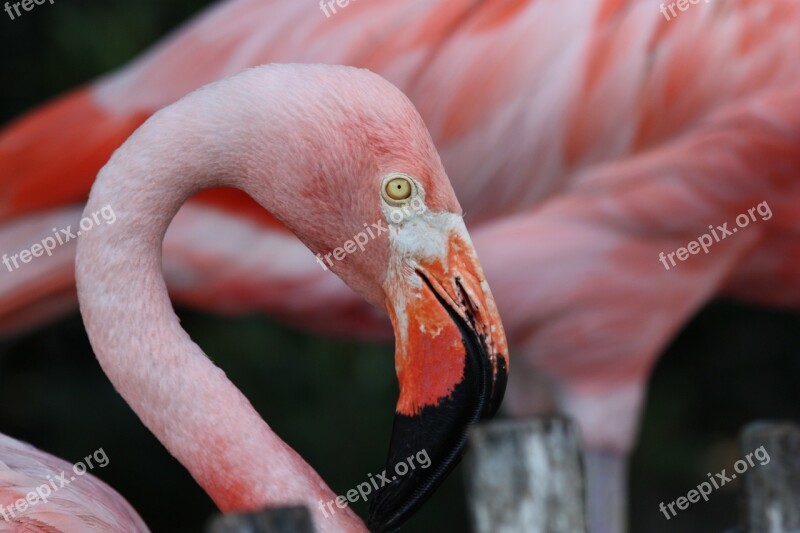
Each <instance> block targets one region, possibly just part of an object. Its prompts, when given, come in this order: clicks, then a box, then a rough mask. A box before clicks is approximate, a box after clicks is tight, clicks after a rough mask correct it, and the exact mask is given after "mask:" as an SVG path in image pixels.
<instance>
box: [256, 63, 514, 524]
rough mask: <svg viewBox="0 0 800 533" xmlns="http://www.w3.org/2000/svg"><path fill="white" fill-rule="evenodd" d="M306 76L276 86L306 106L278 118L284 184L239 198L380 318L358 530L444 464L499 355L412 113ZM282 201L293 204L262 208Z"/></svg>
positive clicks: (482, 399) (349, 85) (397, 512)
mask: <svg viewBox="0 0 800 533" xmlns="http://www.w3.org/2000/svg"><path fill="white" fill-rule="evenodd" d="M315 72H317V73H318V74H317V77H316V78H315V79H314V83H309V82H308V80H303V82H302V83H298V85H297V86H294V87H291V91H290V90H289V89H287V87H286V86H285V85H284V86H283V87H282V90H283V91H284V93H287V94H291V95H293V97H295V98H301V99H303V101H304V102H314V104H313V105H312V106H311V107H310V108H309V107H308V106H306V107H305V108H304V109H305V110H306V113H304V114H296V113H294V114H291V115H289V116H286V117H282V120H281V123H282V124H283V125H284V126H285V125H286V124H291V128H290V129H291V131H293V132H296V133H295V134H294V137H295V138H293V139H292V140H293V141H299V142H293V143H285V146H286V147H287V148H286V149H287V150H289V149H292V150H294V149H295V148H294V147H297V148H296V149H297V150H300V151H301V152H298V154H299V155H296V156H291V154H290V157H285V155H286V154H284V157H283V158H282V159H281V160H280V162H273V169H274V168H275V165H283V164H284V162H285V161H290V162H291V165H292V167H291V168H287V169H285V171H284V174H285V175H290V174H291V175H292V176H295V177H296V179H292V180H289V179H287V180H283V181H281V180H273V181H272V182H269V186H270V187H271V188H270V189H269V190H267V189H261V190H259V188H260V187H267V183H268V182H266V181H263V182H261V184H259V185H256V186H255V187H254V188H253V190H254V192H255V197H256V198H257V199H259V201H260V202H261V203H262V205H266V206H270V205H271V206H272V208H273V212H276V213H278V215H277V216H278V217H279V218H281V219H282V222H283V223H284V224H285V225H286V226H287V227H288V228H289V229H290V230H292V231H293V232H294V233H295V234H297V235H298V236H299V237H300V238H301V240H303V242H304V243H305V244H306V245H307V246H308V247H309V248H310V249H311V250H312V252H313V253H314V254H316V256H317V261H318V262H319V263H320V265H321V266H322V267H323V268H325V269H330V270H332V271H333V272H335V273H336V274H337V275H338V276H339V277H340V278H342V280H343V281H344V282H345V283H347V284H348V285H349V286H350V287H351V288H353V289H354V290H355V291H356V292H358V293H360V294H361V295H362V296H363V297H364V298H365V299H366V300H367V301H369V302H371V303H373V304H374V305H376V306H377V307H379V308H383V309H385V310H386V311H387V313H388V314H389V317H390V319H391V321H392V324H393V327H394V332H395V339H396V341H395V368H396V372H397V377H398V381H399V389H400V393H399V399H398V402H397V407H396V410H395V421H394V427H393V431H392V436H391V443H390V451H389V456H388V460H387V465H386V473H385V476H384V477H382V478H381V481H380V482H379V484H381V485H382V486H379V487H378V489H377V491H376V493H374V494H373V495H372V498H371V503H370V510H369V517H368V525H369V527H370V529H371V530H373V531H388V530H393V529H396V528H397V527H399V525H400V524H402V523H403V522H404V521H405V520H406V519H407V518H408V517H409V516H410V515H411V514H412V513H413V512H414V511H415V510H416V509H418V508H419V506H420V505H422V503H423V502H424V501H425V500H426V499H427V498H428V497H429V496H430V495H431V494H432V493H433V492H434V491H435V489H436V488H437V487H438V485H439V484H440V483H441V482H442V481H443V480H444V478H445V477H446V476H447V474H448V473H449V472H450V471H451V470H452V469H453V468H454V467H455V465H456V464H457V463H458V461H459V460H460V457H461V454H462V451H463V447H464V442H465V437H466V432H467V430H468V429H469V427H470V426H471V425H472V424H474V423H476V422H478V421H479V420H481V419H484V418H488V417H491V416H492V415H494V413H495V412H496V410H497V408H498V406H499V404H500V402H501V401H502V398H503V394H504V391H505V385H506V379H507V375H508V349H507V345H506V339H505V334H504V332H503V326H502V324H501V322H500V317H499V315H498V312H497V308H496V307H495V303H494V300H493V298H492V295H491V292H490V290H489V286H488V284H487V282H486V279H485V277H484V274H483V271H482V269H481V266H480V264H479V262H478V259H477V256H476V253H475V250H474V248H473V245H472V242H471V241H470V237H469V234H468V233H467V229H466V226H465V224H464V220H463V217H462V212H461V207H460V206H459V204H458V200H457V199H456V196H455V193H454V191H453V189H452V186H451V184H450V181H449V180H448V178H447V175H446V174H445V171H444V168H443V167H442V164H441V161H440V159H439V155H438V153H437V151H436V149H435V147H434V144H433V141H432V139H431V137H430V135H429V133H428V131H427V129H426V127H425V125H424V123H423V121H422V119H421V117H420V116H419V114H418V113H417V111H416V109H415V108H414V106H413V105H412V104H411V102H410V101H409V100H408V99H407V98H406V97H405V95H403V94H402V93H401V92H400V91H399V90H398V89H397V88H395V87H394V86H393V85H391V84H390V83H388V82H387V81H385V80H384V79H382V78H380V77H379V76H377V75H375V74H372V73H370V72H369V71H366V70H361V69H352V68H345V67H335V68H334V67H324V68H323V67H315ZM283 109H290V108H289V107H285V108H283ZM281 112H283V111H281ZM285 113H287V114H288V113H290V112H289V111H285ZM271 122H273V123H274V122H276V119H275V118H274V117H273V118H272V121H271ZM284 131H285V130H284ZM308 154H313V157H310V156H309V155H308ZM259 167H261V168H263V166H262V165H259ZM284 196H285V197H286V198H293V199H294V200H293V201H294V202H297V203H295V204H293V206H292V208H291V209H290V208H287V206H284V205H277V208H276V204H277V203H279V202H280V201H281V200H280V199H281V198H283V197H284ZM281 213H283V214H284V216H283V217H281V216H280V214H281ZM418 457H425V458H427V459H428V460H427V461H422V463H423V464H418V463H419V461H418V460H416V458H418ZM412 464H413V468H412ZM404 471H405V472H404Z"/></svg>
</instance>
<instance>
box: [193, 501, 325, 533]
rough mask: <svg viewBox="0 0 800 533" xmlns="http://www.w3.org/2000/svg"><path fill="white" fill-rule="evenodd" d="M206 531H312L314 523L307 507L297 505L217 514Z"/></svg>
mask: <svg viewBox="0 0 800 533" xmlns="http://www.w3.org/2000/svg"><path fill="white" fill-rule="evenodd" d="M206 533H314V524H313V522H312V521H311V514H310V513H309V512H308V509H306V508H305V507H304V506H302V505H298V506H296V507H277V508H273V509H263V510H261V511H257V512H255V513H237V514H226V515H219V516H216V517H214V518H213V519H211V521H210V522H209V524H208V526H207V527H206Z"/></svg>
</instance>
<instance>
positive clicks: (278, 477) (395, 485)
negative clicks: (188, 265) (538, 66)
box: [75, 65, 508, 532]
mask: <svg viewBox="0 0 800 533" xmlns="http://www.w3.org/2000/svg"><path fill="white" fill-rule="evenodd" d="M219 186H230V187H236V188H238V189H240V190H242V191H244V192H246V193H247V194H248V195H250V196H251V197H252V198H253V199H254V200H255V201H257V202H258V204H259V205H261V206H263V208H264V209H266V210H268V211H269V212H270V213H272V215H274V216H275V217H276V218H277V219H278V220H280V221H281V222H282V223H283V224H284V225H285V226H286V227H287V228H289V229H290V230H291V231H292V232H293V233H295V234H296V235H297V236H298V237H299V239H300V240H301V241H302V242H303V243H304V244H305V245H306V246H308V248H309V249H310V250H311V251H312V252H313V253H319V254H327V253H329V251H330V250H334V249H337V248H339V247H340V246H344V249H345V250H347V251H348V252H349V254H348V255H347V256H346V257H343V258H341V259H339V260H337V261H336V262H335V263H332V264H331V270H332V271H334V272H335V273H336V274H337V275H338V276H340V277H341V278H342V280H344V282H345V283H347V285H348V286H350V287H351V288H353V290H355V291H356V292H357V293H359V294H360V295H361V296H362V297H363V298H365V299H366V300H367V301H368V302H370V303H372V304H373V305H375V306H378V307H379V308H381V309H385V310H386V312H387V313H388V314H389V317H390V319H391V321H392V324H393V327H394V330H395V332H396V343H395V361H396V369H397V377H398V381H399V383H400V394H399V398H398V403H397V408H396V414H395V421H394V426H393V430H392V437H391V443H390V453H389V456H388V459H387V470H388V471H390V472H391V471H397V470H394V468H395V465H396V464H398V463H400V462H403V461H406V459H407V458H408V457H409V456H410V455H411V454H416V453H420V452H421V451H424V452H425V454H426V456H428V457H429V458H430V463H429V464H430V468H429V469H428V468H425V469H423V468H417V469H412V470H411V471H410V472H407V473H406V474H405V475H401V476H393V477H392V479H391V480H388V483H387V480H386V479H383V480H381V485H380V487H378V490H377V491H376V493H375V495H374V496H373V497H372V498H371V501H370V513H369V519H368V523H369V527H370V530H372V531H391V530H395V529H396V528H397V527H399V526H400V525H401V524H402V523H403V522H404V521H405V520H406V519H407V518H408V517H409V516H410V515H411V514H412V513H413V512H414V511H415V510H416V509H417V508H418V507H419V506H420V505H422V503H423V502H424V501H425V499H426V498H427V497H428V496H429V495H430V494H431V493H432V491H433V490H435V488H436V487H437V486H438V485H439V484H440V483H441V482H442V480H443V479H444V477H445V476H446V475H447V473H448V472H449V471H450V470H451V469H452V468H453V467H454V466H455V464H456V463H457V462H458V458H459V457H460V454H461V452H462V448H463V445H464V438H465V432H466V430H467V429H468V427H469V426H470V425H471V424H473V423H475V422H476V421H478V420H479V419H483V418H487V417H491V416H492V415H493V414H494V412H495V411H496V410H497V408H498V406H499V404H500V401H501V400H502V397H503V393H504V390H505V382H506V376H507V371H508V359H507V353H508V349H507V346H506V340H505V336H504V333H503V327H502V324H501V323H500V319H499V316H498V314H497V310H496V308H495V304H494V300H493V299H492V296H491V292H490V290H489V286H488V284H487V283H486V280H485V278H484V276H483V273H482V271H481V267H480V265H479V264H478V262H477V258H476V255H475V252H474V250H473V246H472V244H471V242H470V239H469V235H468V233H467V231H466V226H465V225H464V221H463V219H462V216H461V209H460V207H459V205H458V201H457V200H456V197H455V194H454V192H453V190H452V187H451V186H450V183H449V181H448V180H447V176H446V174H445V172H444V169H443V168H442V165H441V161H440V160H439V156H438V154H437V152H436V150H435V148H434V146H433V141H432V140H431V138H430V136H429V134H428V133H427V130H426V129H425V126H424V124H423V122H422V120H421V118H420V117H419V115H418V114H417V112H416V110H415V109H414V107H413V105H412V104H411V103H410V102H409V100H408V99H407V98H406V97H405V96H404V95H403V94H402V93H401V92H400V91H399V90H397V88H395V87H394V86H393V85H391V84H389V83H388V82H386V81H385V80H384V79H383V78H380V77H379V76H377V75H375V74H373V73H371V72H369V71H366V70H362V69H355V68H352V67H340V66H338V67H337V66H326V65H266V66H262V67H258V68H253V69H250V70H247V71H245V72H243V73H241V74H239V75H236V76H233V77H231V78H228V79H225V80H223V81H220V82H217V83H214V84H211V85H209V86H206V87H205V88H203V89H200V90H198V91H195V92H193V93H191V94H189V95H187V96H185V97H184V98H182V99H181V100H179V101H178V102H177V103H175V104H173V105H171V106H169V107H167V108H165V109H163V110H161V111H159V112H158V113H156V114H155V115H153V116H152V117H150V118H149V119H148V121H147V122H146V123H145V124H144V125H142V126H141V127H140V128H139V129H138V130H137V131H136V132H135V133H134V134H133V135H132V136H131V137H130V139H128V140H127V141H126V142H125V143H124V144H123V145H122V146H121V147H120V148H119V149H118V150H117V151H116V152H115V153H114V155H113V156H112V157H111V159H110V160H109V162H108V163H107V164H106V165H105V166H104V167H103V168H102V169H101V171H100V173H99V174H98V177H97V180H96V181H95V183H94V185H93V187H92V191H91V195H90V197H89V200H88V202H87V204H86V211H85V213H92V212H94V211H95V210H97V209H98V208H101V209H102V207H103V206H108V205H112V204H113V206H114V211H115V212H116V221H115V223H114V224H113V225H106V226H103V227H100V228H96V229H95V230H94V231H87V232H84V233H83V234H82V235H81V237H80V239H79V243H78V247H77V255H76V262H75V269H76V281H77V288H78V296H79V301H80V309H81V314H82V316H83V319H84V324H85V326H86V331H87V333H88V335H89V340H90V342H91V344H92V347H93V349H94V351H95V354H96V355H97V359H98V361H99V362H100V365H101V366H102V368H103V370H104V371H105V373H106V374H107V375H108V377H109V379H110V380H111V382H112V383H113V384H114V386H115V387H116V389H117V390H118V391H119V392H120V394H121V395H122V396H123V398H125V400H126V401H127V402H128V404H129V405H130V406H131V407H132V408H133V410H134V411H135V412H136V413H137V414H138V415H139V417H140V418H141V420H142V422H143V423H144V424H145V425H146V426H147V427H148V428H149V429H150V430H151V431H152V432H153V433H154V434H155V435H156V437H158V438H159V440H160V441H161V442H162V443H163V444H164V445H165V446H166V448H167V449H168V450H169V451H170V452H171V453H172V455H173V456H175V457H176V458H177V459H178V460H179V461H180V462H181V463H182V464H183V465H184V466H185V467H186V468H187V469H188V470H189V472H190V473H191V474H192V476H193V477H194V479H195V480H196V481H197V482H198V483H199V484H200V485H201V486H202V487H203V488H204V489H205V490H206V492H207V493H208V494H209V496H210V497H211V498H212V499H213V500H214V502H215V503H216V504H217V505H218V506H219V507H220V509H222V510H223V511H241V510H254V509H257V508H260V507H263V506H266V505H277V504H291V503H305V504H307V505H308V507H309V508H311V509H312V511H313V512H314V513H315V516H314V518H315V522H316V526H317V528H318V530H319V531H321V532H327V531H362V530H364V525H363V523H362V522H361V520H360V519H359V518H358V517H357V516H356V515H355V514H354V513H353V512H352V511H350V510H349V508H346V509H345V510H344V511H343V512H340V513H336V514H333V515H329V514H327V513H325V512H324V509H323V508H322V507H321V506H319V504H318V502H319V501H322V502H324V501H329V500H333V499H335V495H334V493H333V492H332V491H331V490H330V489H329V488H328V487H327V485H326V484H325V483H324V482H323V480H322V479H321V478H320V477H319V476H318V475H317V473H316V472H315V471H314V470H313V469H312V468H311V467H310V466H309V465H308V464H307V463H306V462H305V461H303V459H302V458H301V457H300V456H299V455H298V454H297V453H296V452H294V451H293V450H292V449H291V448H290V447H289V446H287V445H286V444H285V443H284V442H283V441H282V440H281V439H280V438H279V437H278V436H277V435H276V434H275V433H274V432H273V431H272V430H271V429H270V428H269V426H268V425H267V424H266V423H265V422H264V421H263V420H262V419H261V417H260V416H259V415H258V413H257V412H256V411H255V410H254V409H253V407H252V406H251V405H250V403H249V402H248V401H247V399H246V398H245V397H244V395H243V394H242V393H241V392H240V391H239V390H238V389H237V388H236V387H235V386H234V385H233V384H232V383H231V382H230V381H229V380H228V379H227V377H226V376H225V374H224V373H223V372H222V371H221V370H220V369H219V368H218V367H217V366H215V365H214V364H213V363H212V362H211V361H210V360H209V359H208V357H207V356H206V355H205V354H204V353H203V351H202V350H201V349H200V348H199V347H198V346H197V345H196V344H194V343H193V342H192V341H191V339H190V338H189V336H188V335H187V334H186V332H185V331H184V330H183V329H182V328H181V326H180V324H179V322H178V319H177V317H176V316H175V313H174V312H173V310H172V305H171V303H170V299H169V296H168V295H167V291H166V286H165V283H164V278H163V274H162V269H161V244H162V241H163V238H164V234H165V232H166V230H167V226H168V225H169V223H170V221H171V220H172V218H173V217H174V215H175V213H176V212H177V211H178V209H179V208H180V206H181V205H182V204H183V203H184V202H185V201H186V199H187V198H189V197H190V196H192V195H193V194H194V193H195V192H197V191H199V190H202V189H206V188H209V187H219ZM412 204H413V205H417V206H419V207H420V209H414V210H412V209H409V206H410V205H412ZM367 224H374V227H375V228H376V229H375V233H374V238H373V240H372V241H371V242H370V243H369V249H364V250H363V251H359V250H358V249H355V250H350V248H351V246H350V245H348V244H346V243H348V242H352V241H353V239H354V238H355V237H354V236H355V235H357V234H359V233H361V232H363V231H364V228H365V226H367ZM379 227H380V228H382V229H378V228H379ZM241 253H243V254H246V253H247V251H246V250H244V249H243V250H242V251H241ZM337 255H339V254H337ZM389 468H391V469H393V470H389ZM397 472H398V474H399V471H397Z"/></svg>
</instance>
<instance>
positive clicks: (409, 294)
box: [367, 219, 508, 532]
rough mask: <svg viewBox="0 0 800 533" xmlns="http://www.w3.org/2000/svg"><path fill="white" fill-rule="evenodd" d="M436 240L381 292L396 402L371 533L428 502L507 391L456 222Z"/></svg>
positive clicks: (498, 332) (502, 352) (477, 274)
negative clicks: (472, 430) (437, 247)
mask: <svg viewBox="0 0 800 533" xmlns="http://www.w3.org/2000/svg"><path fill="white" fill-rule="evenodd" d="M442 242H443V243H446V244H445V245H443V246H442V247H441V248H442V249H445V250H446V252H445V253H444V254H439V256H438V257H436V256H434V257H430V256H428V257H427V258H426V259H419V258H415V259H414V260H413V261H409V262H407V263H405V264H403V265H402V267H399V268H395V269H390V274H389V276H388V277H387V283H386V285H385V289H386V293H387V297H388V299H389V305H388V306H387V307H388V309H389V315H390V318H391V320H392V324H393V326H394V330H395V336H396V344H395V368H396V371H397V378H398V381H399V385H400V397H399V399H398V402H397V408H396V410H395V419H394V427H393V429H392V438H391V445H390V449H389V457H388V460H387V464H386V470H385V471H384V477H383V481H382V482H383V483H384V484H383V486H381V487H380V488H379V489H378V491H377V492H376V494H375V495H374V496H373V498H372V501H371V503H370V508H369V516H368V519H367V524H368V526H369V529H370V531H373V532H385V531H394V530H396V529H397V528H398V527H400V525H402V524H403V522H405V521H406V520H407V519H408V518H409V517H410V516H411V515H412V514H413V513H414V512H415V511H416V510H417V509H418V508H419V507H420V506H421V505H422V504H423V503H424V502H425V501H426V500H427V499H428V497H430V496H431V494H433V492H434V491H435V490H436V488H437V487H438V486H439V485H440V484H441V483H442V481H443V480H444V479H445V477H447V475H448V474H449V473H450V471H451V470H452V469H453V468H454V467H455V466H456V465H457V464H458V462H459V461H460V459H461V455H462V453H463V448H464V444H465V439H466V434H467V430H468V429H469V427H470V426H471V425H473V424H475V423H476V422H478V421H479V420H482V419H485V418H490V417H492V416H493V415H494V414H495V412H496V411H497V408H498V407H499V405H500V402H501V401H502V399H503V394H504V392H505V387H506V380H507V377H508V349H507V345H506V339H505V333H504V332H503V326H502V324H501V322H500V317H499V314H498V312H497V308H496V306H495V303H494V299H493V298H492V295H491V292H490V290H489V286H488V284H487V283H486V280H485V279H484V276H483V272H482V270H481V267H480V264H479V263H478V260H477V256H476V254H475V251H474V249H473V246H472V243H471V242H470V240H469V236H468V234H467V232H466V228H465V227H464V226H463V222H462V221H461V220H460V219H459V220H458V225H457V226H456V227H454V228H452V231H450V232H449V235H443V236H442Z"/></svg>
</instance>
